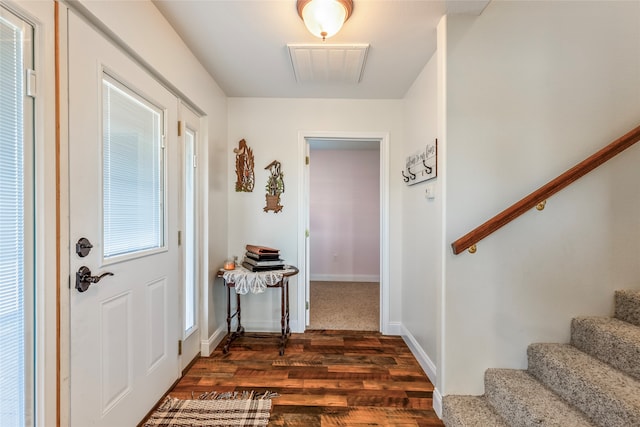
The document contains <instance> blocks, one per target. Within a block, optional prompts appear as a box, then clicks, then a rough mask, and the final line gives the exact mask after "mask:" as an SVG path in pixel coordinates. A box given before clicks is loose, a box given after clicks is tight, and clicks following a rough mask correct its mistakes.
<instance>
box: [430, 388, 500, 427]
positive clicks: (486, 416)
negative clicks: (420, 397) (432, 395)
mask: <svg viewBox="0 0 640 427" xmlns="http://www.w3.org/2000/svg"><path fill="white" fill-rule="evenodd" d="M442 421H443V422H444V425H446V426H447V427H509V425H508V424H507V423H505V422H504V420H503V419H502V418H501V417H500V415H498V414H496V412H495V411H494V410H493V408H492V407H491V405H489V402H487V400H486V399H485V398H484V397H483V396H445V397H443V398H442Z"/></svg>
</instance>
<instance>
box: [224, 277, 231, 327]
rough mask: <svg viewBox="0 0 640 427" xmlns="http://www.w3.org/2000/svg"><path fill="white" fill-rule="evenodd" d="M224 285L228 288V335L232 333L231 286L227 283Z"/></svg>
mask: <svg viewBox="0 0 640 427" xmlns="http://www.w3.org/2000/svg"><path fill="white" fill-rule="evenodd" d="M224 287H225V288H227V335H229V334H230V333H231V286H228V285H227V284H226V283H225V284H224Z"/></svg>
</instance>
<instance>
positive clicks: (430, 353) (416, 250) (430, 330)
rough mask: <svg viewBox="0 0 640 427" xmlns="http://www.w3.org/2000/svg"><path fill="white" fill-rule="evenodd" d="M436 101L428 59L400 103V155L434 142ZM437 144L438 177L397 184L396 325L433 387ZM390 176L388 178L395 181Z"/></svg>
mask: <svg viewBox="0 0 640 427" xmlns="http://www.w3.org/2000/svg"><path fill="white" fill-rule="evenodd" d="M437 100H438V98H437V57H436V55H435V54H434V55H433V57H432V58H431V59H430V60H429V62H428V63H427V65H426V66H425V67H424V69H423V70H422V72H421V73H420V75H419V76H418V78H417V79H416V81H415V82H414V83H413V85H412V86H411V88H410V89H409V91H408V92H407V94H406V96H405V98H404V109H403V113H404V114H403V116H404V135H405V139H404V143H403V146H402V150H401V152H402V154H403V156H407V155H409V154H412V153H413V152H415V151H418V150H420V149H423V150H424V147H425V145H426V144H427V143H432V142H433V141H434V140H435V139H436V138H438V137H439V135H438V123H437V118H438V112H437ZM439 142H440V144H439V146H438V148H439V150H438V151H439V153H438V154H439V155H438V175H439V177H437V178H435V179H433V180H430V181H428V182H422V183H418V184H414V185H411V186H409V185H406V184H404V182H403V183H402V254H403V256H402V282H403V286H402V324H403V326H404V328H405V330H406V334H407V335H408V336H410V337H412V339H413V340H415V344H416V345H417V347H418V348H419V352H420V353H422V354H421V355H422V359H423V360H421V362H422V363H423V365H425V364H426V366H424V367H425V371H426V372H427V373H428V374H429V377H430V379H431V381H432V382H433V383H434V384H435V383H436V378H435V365H436V364H437V362H436V361H437V354H438V315H439V309H438V304H439V298H438V295H439V286H440V278H441V275H442V269H441V263H442V244H441V240H442V239H441V236H442V227H443V224H442V200H443V197H442V195H443V189H442V185H441V183H442V174H443V170H442V154H441V153H440V151H442V150H441V145H442V143H441V140H440V139H439ZM394 172H395V171H394ZM392 175H394V176H393V178H394V179H398V178H399V177H398V176H396V174H392ZM397 175H399V172H398V173H397ZM427 186H430V187H432V188H433V190H434V192H435V198H434V199H429V200H427V198H426V194H425V190H426V188H427ZM414 351H415V350H414ZM418 356H420V354H418ZM424 359H426V360H424Z"/></svg>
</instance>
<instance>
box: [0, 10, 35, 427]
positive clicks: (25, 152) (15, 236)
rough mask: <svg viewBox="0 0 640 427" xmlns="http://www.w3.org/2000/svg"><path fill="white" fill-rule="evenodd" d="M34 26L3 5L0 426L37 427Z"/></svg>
mask: <svg viewBox="0 0 640 427" xmlns="http://www.w3.org/2000/svg"><path fill="white" fill-rule="evenodd" d="M32 66H33V27H31V26H30V25H29V24H27V23H26V22H24V21H23V20H22V19H20V18H18V17H17V16H15V15H14V14H12V13H11V12H9V11H8V10H7V9H5V8H4V7H3V6H2V5H1V4H0V425H1V426H3V427H13V426H20V427H22V426H31V425H33V424H34V419H33V418H34V417H33V413H34V412H33V404H34V399H33V396H34V385H33V384H34V381H33V363H34V357H33V355H34V344H33V342H34V340H33V337H34V325H33V320H32V319H33V316H34V310H33V306H34V305H33V304H34V300H33V295H34V290H33V287H34V278H33V276H34V275H33V253H34V247H33V228H34V225H33V212H34V210H33V197H34V196H33V194H34V188H33V178H32V175H33V145H34V141H33V126H34V121H33V118H34V117H33V115H34V113H33V100H32V99H31V98H30V97H29V96H27V82H26V76H27V75H28V70H30V69H31V68H32Z"/></svg>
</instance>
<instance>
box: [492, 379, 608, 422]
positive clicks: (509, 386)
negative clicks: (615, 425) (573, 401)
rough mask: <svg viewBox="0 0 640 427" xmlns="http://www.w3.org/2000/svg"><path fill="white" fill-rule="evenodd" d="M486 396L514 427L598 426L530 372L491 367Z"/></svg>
mask: <svg viewBox="0 0 640 427" xmlns="http://www.w3.org/2000/svg"><path fill="white" fill-rule="evenodd" d="M485 396H486V398H487V400H488V401H489V403H490V404H491V406H493V408H494V409H495V411H496V412H497V413H498V414H499V415H500V416H501V417H502V418H503V419H504V420H506V421H507V423H508V424H509V426H511V427H539V426H545V427H595V426H596V424H593V423H591V422H590V421H589V419H588V418H587V417H586V416H585V415H584V414H583V413H582V412H580V411H578V410H576V409H575V408H574V407H572V406H570V405H569V404H568V403H567V402H566V401H565V400H563V399H562V398H560V397H559V396H558V395H557V394H555V393H554V392H553V391H551V390H549V389H548V388H547V387H545V386H544V385H543V384H542V383H540V382H539V381H538V380H536V379H535V378H534V377H532V376H531V375H530V374H529V373H527V372H526V371H522V370H516V369H488V370H487V371H486V372H485Z"/></svg>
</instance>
